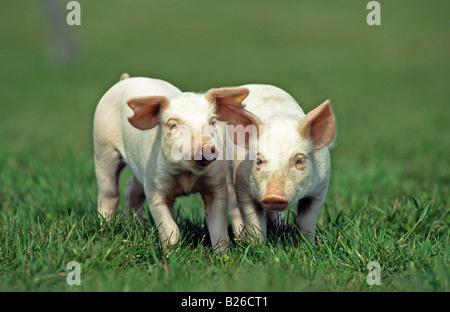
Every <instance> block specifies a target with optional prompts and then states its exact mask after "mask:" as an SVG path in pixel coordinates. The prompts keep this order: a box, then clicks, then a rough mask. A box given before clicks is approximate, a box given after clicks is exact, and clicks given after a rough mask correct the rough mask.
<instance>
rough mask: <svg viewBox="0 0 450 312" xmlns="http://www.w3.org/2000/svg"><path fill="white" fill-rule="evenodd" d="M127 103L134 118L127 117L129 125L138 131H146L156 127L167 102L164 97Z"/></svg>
mask: <svg viewBox="0 0 450 312" xmlns="http://www.w3.org/2000/svg"><path fill="white" fill-rule="evenodd" d="M127 103H128V106H129V107H130V108H131V109H132V110H133V112H134V116H131V117H128V121H129V122H130V124H131V125H132V126H133V127H135V128H137V129H139V130H148V129H152V128H154V127H156V126H157V125H158V123H159V115H160V113H161V110H162V109H163V108H165V107H167V105H168V103H169V101H168V100H167V98H166V97H164V96H148V97H141V98H134V99H130V100H128V102H127Z"/></svg>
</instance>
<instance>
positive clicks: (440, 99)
mask: <svg viewBox="0 0 450 312" xmlns="http://www.w3.org/2000/svg"><path fill="white" fill-rule="evenodd" d="M80 3H81V8H82V25H81V26H77V27H75V28H71V30H72V31H73V32H74V35H75V37H76V38H77V39H78V41H79V44H80V51H81V54H80V55H79V57H78V59H77V60H75V61H74V62H72V63H70V64H66V65H61V64H58V62H57V61H56V60H54V58H52V57H51V53H49V51H48V40H49V39H48V38H49V35H48V32H47V28H46V19H45V15H44V14H43V11H42V10H41V8H40V7H39V4H38V2H30V1H25V0H21V1H14V2H10V3H9V4H8V5H7V6H6V5H5V7H4V8H2V10H0V26H2V27H0V42H1V48H0V86H1V87H0V118H1V119H0V143H1V148H0V290H2V291H35V290H41V291H312V290H319V291H320V290H325V291H353V290H354V291H422V290H423V291H449V290H450V286H449V280H450V263H449V260H450V258H449V224H450V217H449V203H448V198H449V181H450V179H449V177H450V170H449V168H450V166H449V161H448V155H449V154H450V140H449V135H448V134H449V133H450V126H449V122H448V120H449V117H450V114H449V112H450V111H449V109H448V103H449V99H450V83H449V81H450V80H449V77H450V75H449V74H450V60H449V58H448V55H449V52H450V44H449V41H448V29H449V26H450V25H449V21H448V17H447V12H448V11H449V9H450V7H449V4H448V1H433V2H432V3H431V2H426V3H425V2H423V1H413V2H411V1H396V2H395V3H391V2H384V1H380V3H381V10H382V19H381V21H382V25H381V26H372V27H369V26H368V25H367V24H366V23H365V18H366V14H367V13H368V11H366V10H365V5H366V3H364V2H361V1H346V2H345V3H341V2H339V3H330V2H324V1H314V2H313V1H311V2H309V3H306V2H304V1H302V2H300V1H283V2H273V1H227V2H217V3H216V2H215V3H214V4H213V5H212V4H210V5H207V4H206V3H205V2H204V1H199V0H198V1H169V2H167V3H166V2H162V1H147V2H146V3H145V4H144V3H139V5H138V4H137V3H136V4H129V5H127V7H126V9H125V8H124V5H123V1H110V2H108V5H105V4H104V3H103V2H101V1H91V0H90V1H80ZM123 72H129V73H130V74H131V75H132V76H139V75H142V76H149V77H156V78H161V79H165V80H168V81H170V82H172V83H173V84H175V85H176V86H178V87H179V88H181V89H182V90H186V91H204V90H207V89H208V88H211V87H218V86H230V85H240V84H244V83H270V84H274V85H277V86H280V87H282V88H284V89H285V90H286V91H288V92H289V93H291V94H292V95H293V96H294V97H295V98H296V99H297V100H298V101H299V102H300V103H301V104H302V107H303V108H304V109H305V110H307V111H308V110H310V109H312V108H313V107H314V106H316V105H318V104H320V103H321V102H322V101H323V100H324V99H327V98H330V99H331V103H332V106H333V110H334V112H335V114H336V117H337V122H338V137H337V141H336V146H335V148H334V149H333V150H332V151H331V157H332V177H331V184H330V188H329V191H328V194H327V199H326V203H325V206H324V207H323V209H322V211H321V214H320V216H319V222H318V223H319V226H318V243H317V244H316V245H310V244H309V243H308V242H306V241H305V240H304V239H303V237H302V236H301V235H300V234H299V233H298V231H297V230H296V228H295V226H294V225H293V219H294V216H295V213H294V211H291V212H290V213H289V216H288V221H289V222H288V225H287V227H286V228H285V229H282V230H272V231H270V232H269V235H268V239H267V243H266V244H257V245H250V244H249V243H248V242H245V241H239V242H234V243H233V244H232V245H231V249H230V252H229V253H228V254H226V255H216V254H215V253H213V251H212V248H211V246H210V242H209V238H208V234H207V229H206V227H205V224H204V222H205V221H204V211H203V205H202V203H201V201H200V200H199V198H198V196H191V197H189V198H182V199H179V200H177V202H176V207H175V208H176V209H175V210H176V213H177V218H178V223H179V224H180V227H181V229H182V233H183V236H182V240H181V242H180V243H179V244H178V245H176V246H173V248H172V250H171V253H170V255H169V256H168V257H166V256H165V255H164V253H163V251H162V249H161V245H160V242H159V238H158V235H157V230H156V228H155V227H154V225H152V223H151V222H150V223H146V224H139V223H136V222H134V221H130V220H128V219H127V218H125V213H124V203H123V199H122V201H121V203H120V204H119V211H118V214H117V217H116V219H115V220H114V221H113V222H112V223H111V224H108V225H103V226H102V225H101V224H100V222H99V220H98V218H97V216H96V196H97V187H96V181H95V174H94V164H93V147H92V119H93V112H94V109H95V105H96V103H97V102H98V100H99V99H100V97H101V96H102V94H103V93H104V92H105V91H106V90H107V89H108V88H109V87H110V86H111V85H112V84H113V83H115V82H116V81H117V80H118V79H119V77H120V75H121V74H122V73H123ZM129 175H130V173H129V171H125V172H124V173H123V175H122V177H121V180H120V183H121V187H122V194H123V192H124V187H125V183H126V180H127V177H129ZM122 197H123V196H122ZM70 261H78V262H79V263H80V264H81V279H82V284H81V286H69V285H67V283H66V276H67V273H68V272H69V270H67V269H66V265H67V263H68V262H70ZM370 261H378V262H379V263H380V265H381V286H376V285H373V286H368V285H367V282H366V278H367V274H368V269H367V264H368V263H369V262H370Z"/></svg>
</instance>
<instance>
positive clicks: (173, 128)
mask: <svg viewBox="0 0 450 312" xmlns="http://www.w3.org/2000/svg"><path fill="white" fill-rule="evenodd" d="M176 128H177V125H176V124H170V125H169V129H170V130H175V129H176Z"/></svg>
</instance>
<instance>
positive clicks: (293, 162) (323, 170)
mask: <svg viewBox="0 0 450 312" xmlns="http://www.w3.org/2000/svg"><path fill="white" fill-rule="evenodd" d="M243 87H244V88H246V89H248V90H249V91H250V94H249V96H248V97H247V98H246V99H245V101H244V102H243V103H244V105H245V108H246V109H247V110H248V111H250V112H252V113H253V114H254V115H256V116H257V117H258V118H259V119H260V123H261V124H260V125H259V128H260V134H259V137H258V139H257V140H256V141H252V142H250V146H249V150H248V152H247V157H246V159H243V160H242V159H241V160H239V159H235V160H234V161H233V172H234V174H233V176H232V177H231V180H232V181H233V183H234V187H235V192H236V194H235V195H236V200H237V206H238V208H239V210H240V212H241V214H242V218H241V217H240V216H239V215H238V214H237V213H236V208H233V205H230V209H231V211H230V215H232V222H233V229H234V231H235V234H236V235H240V234H241V231H242V229H243V228H245V229H246V230H247V231H248V232H250V233H252V234H253V237H254V238H255V237H256V238H257V239H261V238H263V237H264V236H265V235H266V231H267V226H266V221H267V219H268V220H269V221H273V222H275V223H276V224H280V223H284V214H283V211H284V210H286V209H287V208H288V207H289V206H294V205H295V206H297V211H298V214H297V217H296V224H297V226H298V227H299V228H300V230H301V231H302V232H303V233H304V234H305V235H306V236H307V237H308V239H309V240H310V241H311V242H313V241H314V240H315V230H316V222H317V217H318V214H319V212H320V209H321V207H322V205H323V203H324V201H325V196H326V193H327V188H328V182H329V178H330V155H329V151H328V147H327V146H328V145H329V144H330V143H332V141H333V139H334V136H335V118H334V116H333V112H332V111H331V107H330V103H329V101H328V100H327V101H325V102H324V103H322V104H321V105H319V106H318V107H316V108H315V109H313V110H312V111H310V112H309V113H308V114H306V115H305V114H304V112H303V110H302V109H301V108H300V106H299V105H298V104H297V102H296V101H295V100H294V99H293V98H292V97H291V96H290V95H289V94H288V93H286V92H285V91H283V90H281V89H279V88H277V87H274V86H270V85H245V86H243ZM252 156H253V157H252ZM233 209H234V211H233Z"/></svg>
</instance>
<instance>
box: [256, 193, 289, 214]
mask: <svg viewBox="0 0 450 312" xmlns="http://www.w3.org/2000/svg"><path fill="white" fill-rule="evenodd" d="M261 205H262V206H263V207H264V209H267V210H275V211H283V210H284V209H286V208H287V206H288V205H289V202H288V200H287V199H286V198H285V197H282V196H279V195H268V196H264V198H263V199H262V200H261Z"/></svg>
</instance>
